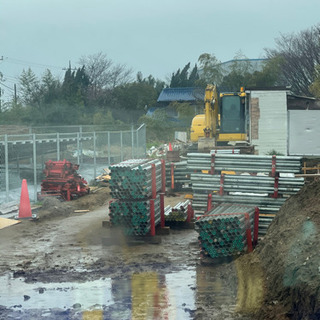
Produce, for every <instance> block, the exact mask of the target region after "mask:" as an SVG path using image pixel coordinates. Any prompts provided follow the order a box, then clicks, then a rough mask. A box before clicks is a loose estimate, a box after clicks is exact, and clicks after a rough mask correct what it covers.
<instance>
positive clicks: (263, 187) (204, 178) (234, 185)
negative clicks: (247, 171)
mask: <svg viewBox="0 0 320 320" xmlns="http://www.w3.org/2000/svg"><path fill="white" fill-rule="evenodd" d="M191 181H192V188H193V190H194V192H196V193H198V192H201V191H206V190H211V191H213V192H214V191H216V192H218V191H220V188H221V175H220V174H219V175H211V174H203V173H198V174H197V173H193V174H192V175H191ZM303 185H304V179H303V178H283V177H279V178H278V182H277V192H278V193H281V194H286V195H292V194H296V193H297V192H298V191H299V190H300V189H301V188H302V187H303ZM223 191H224V192H229V193H230V192H233V193H234V192H241V193H255V194H270V193H274V191H275V178H273V177H267V176H250V175H232V174H226V175H224V179H223Z"/></svg>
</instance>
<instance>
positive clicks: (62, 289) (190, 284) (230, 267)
mask: <svg viewBox="0 0 320 320" xmlns="http://www.w3.org/2000/svg"><path fill="white" fill-rule="evenodd" d="M89 199H90V198H87V199H83V200H82V201H83V203H82V206H81V207H82V208H85V207H88V206H87V202H89ZM95 201H96V200H95ZM171 201H172V202H173V203H175V202H179V199H178V198H176V199H171ZM55 212H60V214H61V215H59V217H58V216H57V217H53V218H50V217H49V218H48V212H47V213H46V214H45V215H43V217H45V218H42V219H39V221H37V222H29V221H26V222H23V223H20V224H18V225H15V226H12V227H8V228H5V229H2V230H0V252H1V263H0V319H35V320H37V319H99V320H100V319H121V320H122V319H169V320H171V319H182V320H183V319H247V317H246V316H245V315H244V314H239V313H238V311H241V310H242V308H241V307H242V306H241V304H243V301H245V299H244V297H243V286H239V285H238V283H239V281H238V276H239V268H241V266H239V263H238V262H237V260H238V259H236V260H235V261H233V260H225V261H215V262H214V263H213V261H211V260H208V259H204V258H201V256H200V252H199V246H198V240H197V233H196V231H195V230H193V229H176V228H175V229H171V230H170V233H169V234H168V235H161V236H160V238H161V243H159V244H151V243H148V242H143V241H142V242H141V243H128V242H127V241H126V240H127V239H125V238H124V237H123V236H121V235H118V234H117V233H113V231H112V229H109V228H103V227H102V221H103V220H105V219H106V217H107V211H106V206H102V207H99V208H95V209H94V210H90V211H89V212H87V213H84V214H76V213H71V214H70V213H69V214H68V215H63V213H64V210H62V208H56V209H55ZM106 239H107V240H108V239H112V241H111V242H110V243H108V241H106ZM246 277H250V273H246ZM249 280H250V279H249ZM247 282H250V281H247ZM239 302H240V303H239Z"/></svg>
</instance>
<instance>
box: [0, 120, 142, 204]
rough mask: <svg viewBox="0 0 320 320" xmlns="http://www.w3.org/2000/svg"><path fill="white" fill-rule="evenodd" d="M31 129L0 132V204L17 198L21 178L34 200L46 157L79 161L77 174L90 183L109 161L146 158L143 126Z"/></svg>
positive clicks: (39, 188) (54, 159)
mask: <svg viewBox="0 0 320 320" xmlns="http://www.w3.org/2000/svg"><path fill="white" fill-rule="evenodd" d="M35 129H36V128H32V130H31V129H30V130H29V132H30V133H29V134H21V135H0V204H1V203H4V202H10V201H18V200H19V197H20V192H21V183H22V180H23V179H26V180H27V183H28V190H29V196H30V200H31V201H37V193H38V192H40V191H41V181H42V179H43V178H44V176H43V170H44V168H45V162H46V161H48V160H52V161H57V160H64V159H65V160H67V161H70V162H72V163H76V164H79V165H80V167H79V170H78V173H79V174H80V175H81V176H82V177H83V178H84V179H86V180H87V181H88V183H90V182H91V181H93V180H94V179H95V178H96V176H97V175H99V174H101V173H103V169H104V168H107V167H108V166H110V165H111V164H115V163H118V162H120V161H123V160H126V159H138V158H145V157H146V127H145V125H141V126H140V127H139V128H134V127H133V126H132V127H131V128H129V129H128V130H122V131H111V130H110V131H108V130H106V131H88V128H87V126H86V127H85V128H84V126H83V127H82V126H77V129H75V128H72V129H70V132H66V131H67V130H66V128H63V130H62V129H61V128H60V129H59V130H58V128H56V129H55V130H53V128H52V127H50V130H47V131H49V133H48V132H47V133H35V132H39V131H40V130H35ZM95 129H98V128H95ZM42 130H43V131H45V129H44V128H42ZM98 130H99V129H98ZM43 131H42V132H43ZM52 131H56V132H52ZM40 132H41V131H40Z"/></svg>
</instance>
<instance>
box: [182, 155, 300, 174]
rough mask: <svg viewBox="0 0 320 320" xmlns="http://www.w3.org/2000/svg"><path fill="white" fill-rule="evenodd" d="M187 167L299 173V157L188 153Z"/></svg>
mask: <svg viewBox="0 0 320 320" xmlns="http://www.w3.org/2000/svg"><path fill="white" fill-rule="evenodd" d="M187 157H188V160H187V162H188V168H189V169H191V170H197V171H201V170H209V171H210V172H211V173H214V172H221V171H236V172H253V173H256V172H260V173H272V174H274V173H275V172H281V173H299V172H300V171H301V159H302V158H301V157H287V156H258V155H247V154H220V153H215V152H211V153H188V154H187Z"/></svg>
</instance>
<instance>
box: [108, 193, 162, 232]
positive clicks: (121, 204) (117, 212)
mask: <svg viewBox="0 0 320 320" xmlns="http://www.w3.org/2000/svg"><path fill="white" fill-rule="evenodd" d="M152 201H154V223H155V225H158V224H159V223H160V219H161V216H160V196H157V198H156V199H154V200H152V199H148V200H144V201H140V200H138V201H126V200H118V199H117V200H114V201H111V202H110V205H109V216H110V220H111V222H112V224H113V225H114V226H121V227H123V230H124V233H125V234H126V235H130V236H131V235H146V234H147V233H149V232H150V230H151V221H150V211H151V210H152V209H151V207H152V204H151V202H152Z"/></svg>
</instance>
